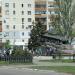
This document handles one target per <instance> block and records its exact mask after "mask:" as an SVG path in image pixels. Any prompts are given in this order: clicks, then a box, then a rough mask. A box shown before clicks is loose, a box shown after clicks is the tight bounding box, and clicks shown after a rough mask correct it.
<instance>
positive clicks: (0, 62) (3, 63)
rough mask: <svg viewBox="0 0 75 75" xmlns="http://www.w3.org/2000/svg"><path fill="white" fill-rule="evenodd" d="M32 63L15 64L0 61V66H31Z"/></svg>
mask: <svg viewBox="0 0 75 75" xmlns="http://www.w3.org/2000/svg"><path fill="white" fill-rule="evenodd" d="M32 64H33V63H31V62H28V63H27V62H26V63H17V62H15V63H13V62H10V63H9V62H6V61H0V66H2V65H32Z"/></svg>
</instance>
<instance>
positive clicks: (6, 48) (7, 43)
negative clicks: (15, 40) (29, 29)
mask: <svg viewBox="0 0 75 75" xmlns="http://www.w3.org/2000/svg"><path fill="white" fill-rule="evenodd" d="M4 48H5V50H6V54H7V55H9V53H10V52H9V50H10V49H11V45H10V41H9V40H7V41H6V42H5V43H4Z"/></svg>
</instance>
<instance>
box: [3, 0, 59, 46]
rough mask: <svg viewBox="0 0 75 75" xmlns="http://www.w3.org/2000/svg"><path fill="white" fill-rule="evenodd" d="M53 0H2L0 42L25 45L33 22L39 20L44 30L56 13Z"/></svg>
mask: <svg viewBox="0 0 75 75" xmlns="http://www.w3.org/2000/svg"><path fill="white" fill-rule="evenodd" d="M56 5H57V4H56V2H55V1H54V0H2V42H3V43H4V42H6V40H9V41H10V44H11V45H24V46H27V44H28V39H29V38H30V36H29V35H30V30H31V28H32V25H33V22H37V21H38V20H41V22H43V25H44V26H45V27H46V30H49V29H50V28H51V27H50V26H51V25H50V23H51V22H52V18H51V17H52V15H57V13H56V12H57V10H58V7H57V6H56Z"/></svg>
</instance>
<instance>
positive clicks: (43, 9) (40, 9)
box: [35, 7, 47, 11]
mask: <svg viewBox="0 0 75 75" xmlns="http://www.w3.org/2000/svg"><path fill="white" fill-rule="evenodd" d="M46 10H47V8H44V7H41V8H35V11H46Z"/></svg>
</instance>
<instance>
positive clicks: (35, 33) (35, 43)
mask: <svg viewBox="0 0 75 75" xmlns="http://www.w3.org/2000/svg"><path fill="white" fill-rule="evenodd" d="M45 29H46V28H45V26H44V25H43V24H42V23H41V21H38V22H37V23H36V24H35V26H33V29H32V30H31V34H30V39H29V42H28V48H29V50H33V51H34V50H36V49H37V47H39V46H41V44H42V42H41V36H42V35H43V34H44V32H45Z"/></svg>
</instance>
